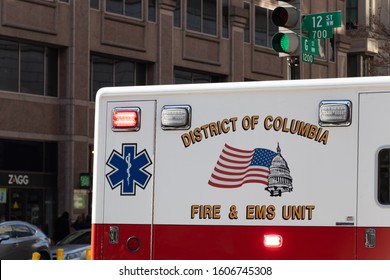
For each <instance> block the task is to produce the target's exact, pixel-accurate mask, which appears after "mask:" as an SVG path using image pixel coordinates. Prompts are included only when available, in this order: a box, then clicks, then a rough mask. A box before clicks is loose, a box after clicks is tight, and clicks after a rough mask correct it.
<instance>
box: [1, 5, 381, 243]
mask: <svg viewBox="0 0 390 280" xmlns="http://www.w3.org/2000/svg"><path fill="white" fill-rule="evenodd" d="M347 2H348V5H349V6H348V5H347ZM350 2H351V3H350ZM352 2H356V3H357V2H358V1H344V0H326V1H309V0H303V1H302V13H303V14H308V13H320V12H327V11H337V10H341V11H342V13H343V15H344V14H345V12H346V7H348V9H349V10H348V12H349V13H350V14H353V15H357V17H358V18H359V22H360V21H362V19H361V17H362V18H363V19H364V18H365V17H364V16H362V15H361V14H360V10H361V9H363V10H364V12H365V10H366V9H367V7H366V6H364V7H363V8H362V7H360V6H359V7H358V8H356V9H354V8H353V7H352V6H353V5H352V4H354V3H352ZM363 2H364V1H359V4H358V5H362V3H363ZM366 2H370V3H371V2H372V1H366ZM277 4H278V3H277V1H273V0H263V1H260V0H246V1H241V0H187V1H185V0H131V1H129V0H90V1H87V0H0V108H1V112H2V114H0V216H1V217H2V219H6V220H9V219H22V220H26V221H28V222H31V223H34V224H36V225H38V226H40V227H41V228H43V229H45V230H46V231H47V232H48V234H49V236H52V234H53V223H54V220H55V218H56V217H57V216H59V215H60V214H61V213H62V212H63V211H68V212H70V213H71V216H72V217H73V218H75V217H76V216H77V215H79V214H89V213H90V206H91V205H90V182H91V178H90V176H92V175H93V174H91V170H92V159H93V141H94V109H95V104H94V100H95V96H96V92H97V90H98V89H99V88H101V87H104V86H139V85H154V84H155V85H158V84H174V83H200V82H233V81H253V80H281V79H286V78H287V77H288V75H289V69H290V68H289V63H288V61H287V59H286V58H280V57H279V56H278V54H277V53H276V52H275V51H274V50H273V49H272V44H271V40H272V36H273V34H274V33H275V32H276V31H277V27H275V26H274V25H273V23H272V20H271V14H272V10H273V9H274V8H275V7H276V6H277ZM351 5H352V6H351ZM347 23H348V22H347ZM347 33H348V30H347V28H346V20H345V17H344V16H343V27H341V28H337V29H335V30H334V38H333V39H331V40H329V39H326V40H325V39H324V40H322V41H321V42H320V56H319V57H317V58H316V59H315V63H314V64H304V63H300V65H299V69H300V71H299V72H300V78H309V79H310V78H328V77H345V76H347V75H348V69H349V68H348V62H350V63H352V62H353V61H354V59H355V61H356V63H362V61H363V60H364V58H365V57H366V56H367V55H371V56H372V55H375V50H374V52H372V50H371V46H372V45H370V42H369V40H366V41H364V39H359V40H360V41H359V40H358V39H355V40H351V38H350V37H349V36H348V35H347ZM361 46H362V47H361ZM351 49H352V50H353V51H354V52H353V56H349V53H350V51H351ZM359 73H360V72H359ZM359 73H355V74H356V75H357V74H359ZM360 74H361V73H360Z"/></svg>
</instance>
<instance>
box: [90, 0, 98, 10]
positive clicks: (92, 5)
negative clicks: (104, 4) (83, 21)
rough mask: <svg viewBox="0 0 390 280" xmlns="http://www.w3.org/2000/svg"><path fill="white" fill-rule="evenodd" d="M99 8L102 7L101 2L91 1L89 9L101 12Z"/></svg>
mask: <svg viewBox="0 0 390 280" xmlns="http://www.w3.org/2000/svg"><path fill="white" fill-rule="evenodd" d="M99 6H100V3H99V0H90V1H89V7H91V8H92V9H96V10H99Z"/></svg>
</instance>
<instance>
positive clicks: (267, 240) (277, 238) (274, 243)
mask: <svg viewBox="0 0 390 280" xmlns="http://www.w3.org/2000/svg"><path fill="white" fill-rule="evenodd" d="M263 242H264V246H265V247H267V248H280V247H282V244H283V238H282V236H281V235H279V234H265V235H264V240H263Z"/></svg>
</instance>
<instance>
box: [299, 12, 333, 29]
mask: <svg viewBox="0 0 390 280" xmlns="http://www.w3.org/2000/svg"><path fill="white" fill-rule="evenodd" d="M336 27H341V11H336V12H329V13H320V14H309V15H304V16H303V17H302V31H310V30H324V29H329V28H336Z"/></svg>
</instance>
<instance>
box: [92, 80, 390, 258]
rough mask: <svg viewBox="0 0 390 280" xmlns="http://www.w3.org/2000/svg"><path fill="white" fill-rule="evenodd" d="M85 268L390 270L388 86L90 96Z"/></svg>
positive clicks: (322, 83) (288, 85)
mask: <svg viewBox="0 0 390 280" xmlns="http://www.w3.org/2000/svg"><path fill="white" fill-rule="evenodd" d="M95 129H96V131H95V141H96V142H95V150H94V151H95V158H94V174H93V175H94V179H93V217H92V219H93V220H92V223H93V224H92V231H93V237H92V257H93V258H94V259H171V260H172V259H201V260H207V259H390V194H389V189H390V179H389V178H390V177H389V171H390V77H375V78H350V79H349V78H343V79H321V80H295V81H267V82H242V83H218V84H196V85H195V84H190V85H164V86H145V87H115V88H103V89H101V90H100V91H99V93H98V96H97V100H96V125H95Z"/></svg>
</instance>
